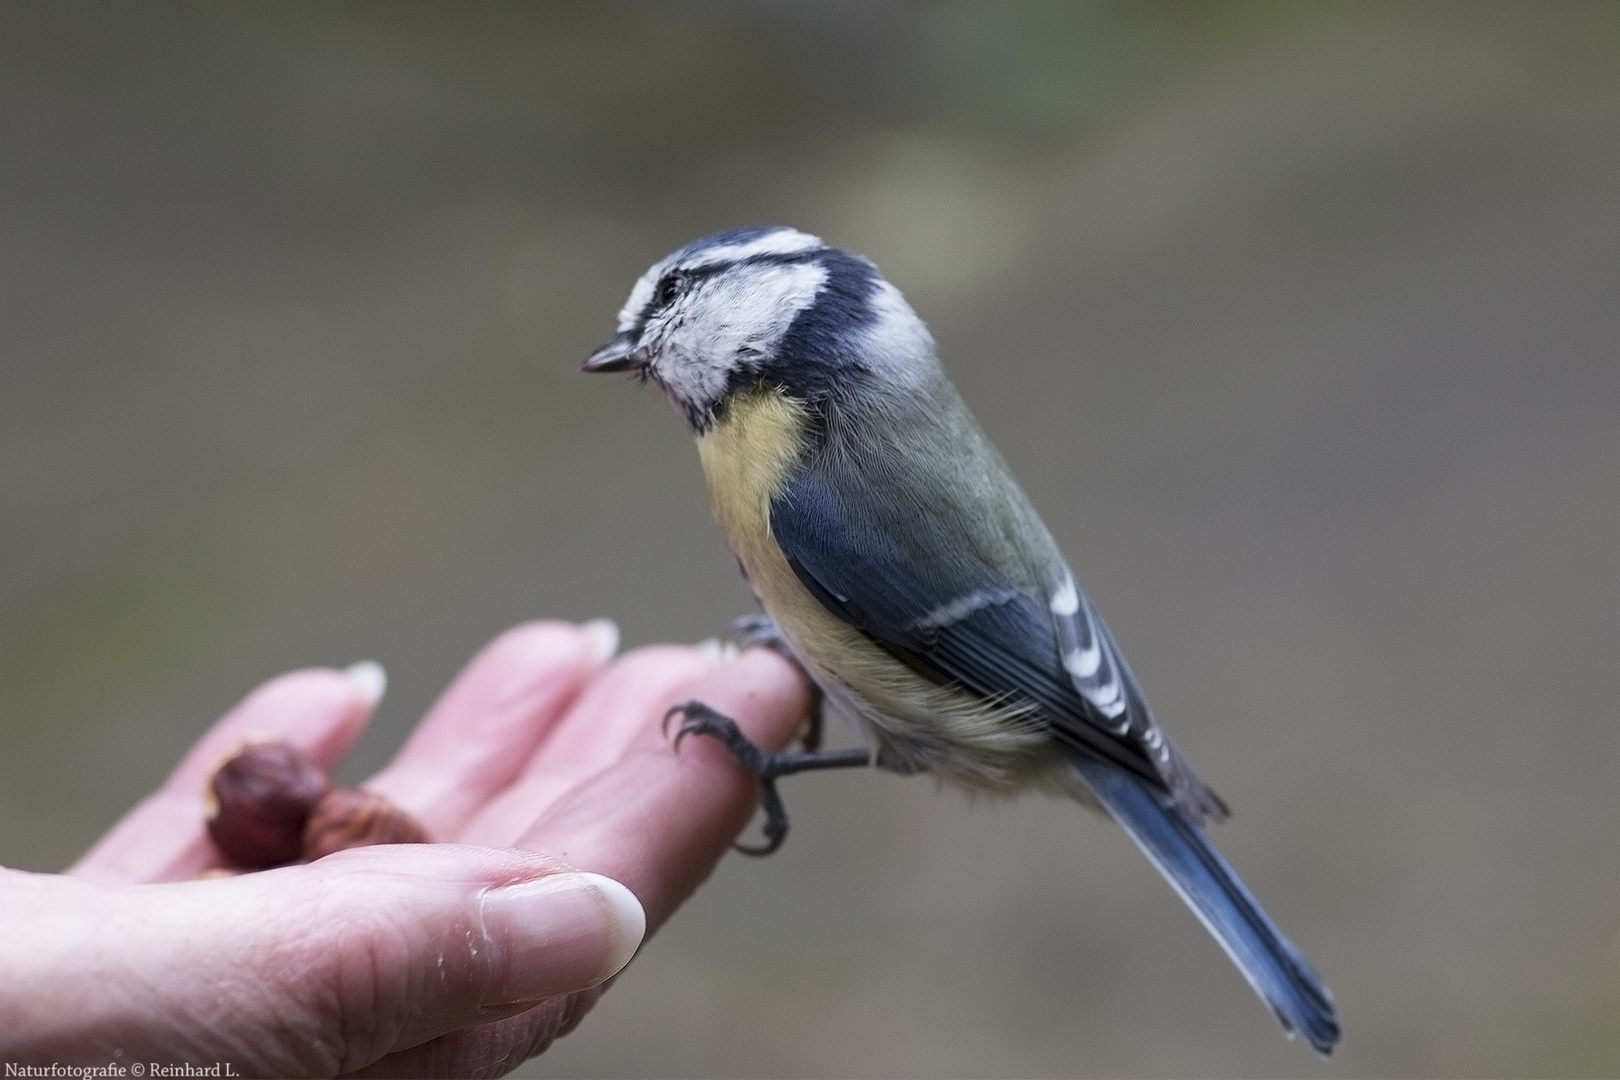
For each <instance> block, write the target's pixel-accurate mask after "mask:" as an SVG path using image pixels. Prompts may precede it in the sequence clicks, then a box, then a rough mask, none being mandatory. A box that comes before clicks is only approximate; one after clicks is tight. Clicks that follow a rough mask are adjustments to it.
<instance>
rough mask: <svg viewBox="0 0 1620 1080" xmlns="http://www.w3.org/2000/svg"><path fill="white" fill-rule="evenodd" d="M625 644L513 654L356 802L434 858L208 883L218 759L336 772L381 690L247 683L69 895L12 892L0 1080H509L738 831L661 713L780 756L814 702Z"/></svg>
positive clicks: (349, 683) (354, 678) (381, 859)
mask: <svg viewBox="0 0 1620 1080" xmlns="http://www.w3.org/2000/svg"><path fill="white" fill-rule="evenodd" d="M615 638H616V633H615V631H614V630H613V628H612V627H611V625H610V624H587V625H586V626H584V627H575V626H572V625H569V624H564V623H555V622H541V623H530V624H526V625H523V626H519V627H517V628H515V629H513V630H510V631H508V632H506V633H505V634H503V635H502V636H501V637H499V638H497V639H496V640H495V641H494V642H493V643H492V644H490V645H489V646H488V647H486V648H485V649H484V650H483V651H482V652H481V653H479V654H478V656H476V657H475V658H474V659H473V660H472V661H471V662H470V663H469V664H468V666H467V667H466V669H465V670H463V671H462V673H461V674H460V675H459V676H458V677H457V678H456V680H455V681H454V682H453V683H452V684H451V685H450V687H449V689H447V690H446V691H445V693H444V695H443V696H442V697H441V698H440V699H439V701H438V702H437V703H436V704H435V705H434V706H433V708H432V709H430V710H429V712H428V714H427V717H426V718H425V719H424V720H423V721H422V723H421V724H420V725H419V726H418V727H417V729H416V730H415V732H414V733H413V734H412V735H411V737H410V739H409V740H408V741H407V742H406V744H405V746H404V747H403V748H402V749H401V750H400V752H399V754H398V755H397V756H396V757H395V759H394V761H393V762H392V763H391V764H390V765H389V766H388V767H387V768H385V769H384V770H383V771H382V772H380V773H379V774H377V775H376V776H374V777H372V778H371V780H369V781H367V782H366V784H365V785H364V786H365V787H367V788H369V789H371V790H373V791H376V792H378V793H380V794H382V795H385V796H386V797H388V798H389V799H391V800H392V801H393V802H394V803H396V804H397V805H398V806H399V807H400V808H402V809H404V810H406V811H407V812H409V813H411V814H413V815H415V816H416V817H417V818H418V819H419V820H420V821H421V822H422V823H423V824H424V825H425V826H426V827H427V830H428V832H429V834H430V835H431V836H432V837H433V838H434V839H435V840H439V841H445V842H444V843H434V844H427V845H409V846H390V847H373V848H361V849H355V850H351V851H344V852H339V853H337V854H335V855H331V856H328V857H327V858H324V859H321V860H319V861H317V862H314V863H311V864H308V865H299V866H287V867H282V868H280V869H276V870H268V871H263V872H260V873H253V874H243V875H238V876H231V877H211V878H206V879H201V880H196V879H195V878H196V875H197V874H199V873H202V872H204V871H207V870H209V869H211V868H215V867H217V866H218V856H217V854H216V853H215V852H214V851H213V848H212V845H211V844H210V843H209V841H208V838H207V833H206V831H205V829H204V815H205V809H204V798H203V791H204V788H205V786H206V784H207V781H208V777H209V775H210V773H211V772H212V770H213V768H214V767H215V766H216V765H217V764H218V762H219V761H220V760H221V759H222V758H223V757H224V756H225V755H227V754H228V753H230V752H231V751H232V750H234V749H235V748H236V747H237V746H238V745H240V744H241V742H242V741H243V740H244V739H245V738H246V737H248V736H249V735H258V734H266V735H273V736H276V737H279V738H281V739H284V740H286V741H287V742H290V743H291V744H293V745H294V746H297V747H299V748H300V749H302V750H303V751H305V752H306V753H307V754H309V755H310V757H311V758H312V759H313V760H314V761H316V762H317V763H318V764H320V765H321V766H322V767H325V768H327V769H331V768H332V767H333V766H335V765H336V764H337V762H339V761H340V760H341V759H342V758H343V756H344V755H345V754H346V753H347V752H348V750H349V749H350V747H352V746H353V744H354V742H355V740H356V739H357V738H358V737H359V734H360V732H361V730H362V729H363V728H364V726H365V724H366V722H367V721H368V720H369V719H370V716H371V713H372V710H373V708H374V707H375V705H376V699H377V697H378V696H379V694H380V690H381V687H380V680H378V679H376V677H375V674H371V673H368V672H367V671H366V670H365V669H364V668H357V669H351V671H352V672H353V674H345V673H342V672H338V671H333V670H325V669H323V670H306V671H299V672H294V673H292V674H289V675H283V676H281V677H280V678H277V679H274V680H272V681H270V682H269V683H266V684H265V685H264V686H261V687H260V688H259V689H258V690H256V691H254V692H253V693H252V694H250V695H249V696H248V697H247V698H246V699H245V700H244V701H243V702H242V703H241V704H239V705H238V706H237V707H236V708H235V709H233V710H232V711H231V712H230V713H229V714H228V715H227V716H226V717H225V718H224V719H223V720H221V721H220V722H219V723H218V724H216V725H215V726H214V727H213V729H212V730H210V731H209V732H208V733H207V734H206V735H205V736H204V737H203V738H202V739H201V740H200V741H199V742H198V743H197V745H196V746H195V747H193V748H192V750H191V751H190V753H188V754H187V756H186V758H185V759H184V760H183V761H182V762H181V763H180V765H179V767H178V768H177V769H176V770H175V772H174V773H173V775H171V776H170V777H169V779H168V781H167V782H165V784H164V785H163V787H162V788H160V789H159V790H158V791H157V792H156V793H155V794H154V795H152V796H151V797H150V798H148V799H147V800H145V801H144V802H142V803H141V804H140V805H139V806H137V807H136V808H135V809H134V810H133V811H131V812H130V814H129V815H128V816H126V817H125V818H124V819H123V820H122V821H121V822H120V823H119V824H118V825H117V826H115V827H114V828H113V830H112V831H111V832H110V833H108V834H107V836H106V837H104V838H103V839H102V840H101V841H100V842H99V843H98V844H96V846H95V847H94V848H92V849H91V851H90V852H89V853H88V854H86V855H85V857H84V858H83V859H81V860H80V861H79V863H78V864H77V865H75V866H74V867H73V868H72V869H71V870H69V871H68V873H67V874H65V875H50V874H30V873H24V872H22V871H15V870H0V925H4V926H6V927H7V928H8V933H7V934H6V935H4V936H3V937H0V971H4V972H5V973H6V978H5V979H4V980H3V981H0V1015H4V1016H5V1017H6V1018H7V1021H6V1024H5V1025H4V1027H3V1028H0V1060H6V1061H14V1062H28V1063H40V1064H49V1063H51V1062H53V1061H54V1062H62V1063H68V1062H73V1063H78V1064H85V1065H89V1064H105V1063H108V1062H115V1063H119V1064H122V1065H124V1066H126V1067H128V1066H130V1065H132V1064H134V1063H137V1062H139V1063H142V1064H143V1065H144V1064H145V1063H148V1062H161V1063H166V1064H167V1063H181V1062H190V1063H192V1064H193V1065H202V1066H209V1065H212V1064H214V1063H215V1062H220V1063H228V1064H229V1066H230V1068H231V1069H232V1070H234V1072H235V1073H236V1074H237V1075H244V1076H253V1075H270V1076H335V1075H355V1074H357V1075H376V1076H382V1075H394V1076H423V1075H499V1074H501V1073H504V1072H507V1071H509V1070H510V1069H512V1068H515V1067H516V1066H517V1065H518V1064H520V1063H521V1062H523V1061H524V1060H526V1059H527V1058H529V1057H531V1056H533V1055H534V1054H537V1053H539V1052H540V1051H542V1050H544V1049H545V1047H546V1046H547V1045H549V1044H550V1042H551V1041H552V1040H553V1039H555V1038H557V1037H558V1036H560V1035H563V1034H566V1033H567V1032H568V1031H569V1030H571V1029H572V1028H573V1026H574V1025H575V1024H577V1023H578V1022H579V1020H580V1018H581V1017H583V1016H584V1014H585V1012H586V1011H588V1010H589V1008H590V1007H591V1005H592V1004H593V1003H594V1002H595V1001H596V999H597V998H598V997H599V996H600V994H601V992H602V989H603V986H602V983H603V980H605V979H607V978H609V977H610V976H612V975H613V974H614V973H615V972H616V971H617V970H618V969H619V968H620V967H622V966H623V964H624V963H625V962H626V961H627V960H628V959H629V957H630V955H631V954H632V953H633V952H634V950H635V948H636V947H637V945H638V944H639V942H640V940H641V937H642V926H641V925H640V924H641V919H640V918H639V917H638V916H639V915H640V914H641V913H642V912H644V913H645V927H646V930H647V932H649V933H650V932H651V931H653V930H655V929H656V928H657V927H658V926H659V925H660V924H662V923H663V921H664V920H665V919H667V918H668V917H669V915H670V914H671V913H672V912H673V911H674V910H675V908H676V907H677V906H679V904H680V903H681V901H683V900H684V899H685V898H686V897H687V896H688V895H690V893H691V892H692V890H693V889H695V888H696V887H697V885H698V884H699V883H700V882H701V881H702V880H703V879H704V878H705V877H706V876H707V875H708V873H709V872H710V871H711V870H712V869H713V867H714V865H715V864H716V863H717V862H718V861H719V858H720V857H721V856H722V855H723V854H724V853H725V851H726V848H727V845H729V844H730V842H731V841H732V840H733V839H734V838H735V837H736V836H737V834H738V833H739V832H740V831H741V830H742V828H743V827H744V826H745V825H746V824H747V821H748V818H749V816H750V814H751V813H752V810H753V806H754V802H755V782H754V780H753V778H752V777H751V776H750V775H749V774H748V773H747V772H745V771H744V770H743V769H742V768H741V767H740V766H738V765H737V764H736V763H735V762H734V761H733V760H732V759H731V757H730V756H729V755H728V754H727V753H726V752H725V751H724V750H723V749H721V748H720V747H719V746H718V745H716V744H714V743H713V742H712V741H711V740H707V739H693V740H689V741H688V742H686V743H685V744H683V745H682V747H681V751H680V753H679V755H676V754H675V753H674V752H672V750H671V748H670V746H669V743H668V741H667V740H666V739H665V737H664V736H663V734H662V732H661V730H660V722H661V720H662V718H663V715H664V712H665V710H666V709H667V708H668V707H669V706H670V705H671V704H673V703H674V702H676V701H680V700H685V699H688V698H699V699H701V700H704V701H706V702H709V703H711V704H713V705H714V706H715V707H716V708H719V709H721V710H723V711H725V712H727V713H728V714H729V715H731V716H733V717H735V718H736V719H737V721H738V723H739V724H740V725H742V727H743V728H744V730H745V731H746V732H747V733H748V734H749V736H750V737H751V738H753V739H754V740H755V741H756V742H758V743H759V744H760V745H762V746H767V747H773V748H774V747H780V746H782V745H785V744H786V743H787V742H788V740H789V739H791V738H792V735H793V733H794V731H795V730H796V729H797V728H798V726H799V725H800V723H801V722H802V720H803V716H804V710H805V708H806V704H807V700H808V699H807V696H806V688H805V685H804V683H803V680H802V678H801V677H800V676H799V675H798V673H796V672H795V671H794V670H793V668H792V667H791V666H790V665H789V664H787V663H786V662H784V661H783V660H782V659H781V658H779V657H777V656H776V655H774V654H773V653H770V652H769V651H767V650H762V649H753V650H750V651H748V652H746V653H744V654H743V655H742V656H741V657H739V658H736V659H735V660H729V661H728V660H722V659H720V658H718V657H716V656H714V655H713V654H712V653H707V652H704V651H701V650H698V649H694V648H680V647H674V646H656V647H652V648H646V649H639V650H637V651H635V652H633V653H630V654H628V655H626V656H624V657H621V658H620V659H618V660H616V661H614V662H612V663H610V664H606V666H604V664H605V662H606V660H607V658H608V657H609V656H610V655H611V654H612V652H613V649H614V644H615ZM473 845H476V846H473ZM581 872H583V873H581ZM594 875H604V876H605V877H606V878H608V879H610V880H608V881H606V882H603V881H602V880H601V879H600V878H597V877H595V876H594ZM615 883H622V885H623V886H627V887H628V890H629V892H630V893H631V894H633V895H634V899H635V900H639V907H640V910H639V911H638V910H637V905H636V904H635V903H633V902H632V900H631V897H629V896H627V895H625V893H624V891H623V889H622V888H620V887H619V886H618V885H616V884H615ZM127 1075H136V1074H134V1073H129V1074H127ZM226 1075H229V1074H228V1073H227V1074H226Z"/></svg>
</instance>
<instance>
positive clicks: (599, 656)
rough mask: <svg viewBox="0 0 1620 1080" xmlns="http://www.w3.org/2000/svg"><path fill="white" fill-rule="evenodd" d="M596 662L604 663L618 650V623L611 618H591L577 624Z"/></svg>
mask: <svg viewBox="0 0 1620 1080" xmlns="http://www.w3.org/2000/svg"><path fill="white" fill-rule="evenodd" d="M579 629H580V632H581V633H582V634H584V635H585V639H586V642H587V643H588V645H589V647H590V655H591V658H592V659H593V660H595V661H596V663H597V664H605V663H607V662H608V661H609V660H611V659H613V657H614V654H616V653H617V652H618V651H619V624H618V623H616V622H614V621H613V620H612V619H605V618H604V619H592V620H590V621H589V622H584V623H580V624H579Z"/></svg>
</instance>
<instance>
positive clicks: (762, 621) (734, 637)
mask: <svg viewBox="0 0 1620 1080" xmlns="http://www.w3.org/2000/svg"><path fill="white" fill-rule="evenodd" d="M726 637H727V638H728V639H729V640H731V641H732V642H733V643H735V644H736V646H737V648H739V649H746V648H749V647H751V646H754V645H759V646H762V647H763V648H766V649H769V650H771V651H772V652H774V653H776V655H778V656H780V657H782V658H783V659H784V660H786V661H787V662H788V663H790V664H792V665H793V666H794V667H796V668H798V669H799V670H800V671H801V672H803V674H804V679H805V681H806V682H808V683H809V684H810V718H809V719H808V720H807V721H805V725H804V734H803V735H801V736H799V747H800V748H801V749H803V750H804V751H805V752H807V753H814V752H815V751H817V750H820V749H821V737H822V733H823V730H824V726H825V724H826V716H827V695H826V694H824V693H822V691H821V687H820V686H818V685H816V680H815V679H813V678H811V677H810V672H809V671H807V670H806V669H805V666H804V663H803V662H802V661H801V660H800V659H799V658H798V656H796V655H795V654H794V652H793V646H791V645H789V644H788V641H787V638H785V637H783V636H782V631H780V630H778V629H777V628H776V624H775V623H774V622H772V621H771V617H770V616H769V615H739V616H738V617H737V618H735V619H733V620H731V625H730V626H729V627H727V628H726Z"/></svg>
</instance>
